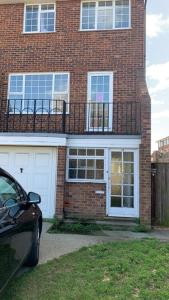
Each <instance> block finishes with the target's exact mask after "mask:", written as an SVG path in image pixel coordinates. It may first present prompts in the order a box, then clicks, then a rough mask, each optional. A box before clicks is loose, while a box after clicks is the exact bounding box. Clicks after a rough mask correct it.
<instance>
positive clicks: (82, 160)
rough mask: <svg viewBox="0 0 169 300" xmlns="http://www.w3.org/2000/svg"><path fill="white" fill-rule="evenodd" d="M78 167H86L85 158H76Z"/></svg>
mask: <svg viewBox="0 0 169 300" xmlns="http://www.w3.org/2000/svg"><path fill="white" fill-rule="evenodd" d="M78 168H79V169H85V168H86V160H85V159H79V160H78Z"/></svg>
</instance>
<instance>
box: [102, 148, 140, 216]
mask: <svg viewBox="0 0 169 300" xmlns="http://www.w3.org/2000/svg"><path fill="white" fill-rule="evenodd" d="M122 150H125V151H129V152H130V151H131V152H134V208H131V209H130V208H116V207H114V208H111V211H112V210H113V213H110V200H111V152H112V151H122ZM106 169H107V176H106V177H107V178H106V182H107V184H106V194H107V197H106V215H107V216H110V217H129V218H130V217H131V218H138V217H139V198H140V197H139V149H131V148H111V149H107V151H106Z"/></svg>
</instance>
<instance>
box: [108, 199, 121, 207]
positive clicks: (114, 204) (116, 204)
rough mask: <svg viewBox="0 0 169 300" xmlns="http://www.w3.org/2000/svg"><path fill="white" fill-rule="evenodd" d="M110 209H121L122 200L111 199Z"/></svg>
mask: <svg viewBox="0 0 169 300" xmlns="http://www.w3.org/2000/svg"><path fill="white" fill-rule="evenodd" d="M111 207H122V198H121V197H111Z"/></svg>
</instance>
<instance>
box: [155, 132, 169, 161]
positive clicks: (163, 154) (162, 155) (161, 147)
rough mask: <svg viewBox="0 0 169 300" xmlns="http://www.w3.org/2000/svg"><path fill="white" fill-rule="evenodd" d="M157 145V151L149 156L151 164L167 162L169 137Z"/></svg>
mask: <svg viewBox="0 0 169 300" xmlns="http://www.w3.org/2000/svg"><path fill="white" fill-rule="evenodd" d="M157 143H158V150H157V151H154V152H153V153H152V156H151V160H152V162H161V163H165V162H167V163H168V162H169V136H167V137H166V138H163V139H161V140H159V141H157Z"/></svg>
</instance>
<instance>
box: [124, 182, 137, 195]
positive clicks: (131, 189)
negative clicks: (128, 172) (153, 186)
mask: <svg viewBox="0 0 169 300" xmlns="http://www.w3.org/2000/svg"><path fill="white" fill-rule="evenodd" d="M123 196H134V186H132V185H124V186H123Z"/></svg>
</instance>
